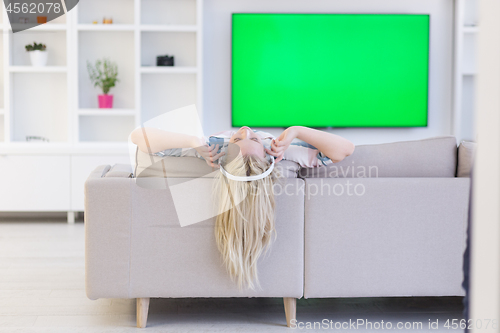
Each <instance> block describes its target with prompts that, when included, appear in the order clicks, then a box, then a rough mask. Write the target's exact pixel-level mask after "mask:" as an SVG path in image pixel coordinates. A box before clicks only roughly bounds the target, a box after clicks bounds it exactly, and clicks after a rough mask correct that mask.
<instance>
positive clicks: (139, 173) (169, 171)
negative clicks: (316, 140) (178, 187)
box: [134, 148, 300, 178]
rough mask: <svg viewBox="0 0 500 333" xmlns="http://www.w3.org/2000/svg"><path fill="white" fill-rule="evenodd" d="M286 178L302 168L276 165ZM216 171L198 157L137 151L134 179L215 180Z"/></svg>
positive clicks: (295, 174) (292, 163)
mask: <svg viewBox="0 0 500 333" xmlns="http://www.w3.org/2000/svg"><path fill="white" fill-rule="evenodd" d="M276 168H277V169H279V170H280V171H281V173H282V175H283V177H285V178H297V175H298V172H299V168H300V166H299V165H298V164H297V163H295V162H292V161H280V162H278V163H276ZM215 170H216V169H213V168H211V167H210V166H208V164H207V163H206V162H205V161H204V160H202V159H200V158H198V157H187V156H185V157H174V156H166V157H159V156H156V155H150V154H148V153H145V152H143V151H142V150H140V149H138V148H137V149H136V154H135V166H134V177H136V178H138V177H160V178H161V177H165V178H199V177H204V178H213V177H214V175H215V173H214V171H215Z"/></svg>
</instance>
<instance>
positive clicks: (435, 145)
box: [299, 136, 457, 178]
mask: <svg viewBox="0 0 500 333" xmlns="http://www.w3.org/2000/svg"><path fill="white" fill-rule="evenodd" d="M456 166H457V141H456V139H455V137H454V136H442V137H433V138H428V139H423V140H415V141H401V142H394V143H383V144H373V145H359V146H356V148H355V150H354V153H353V154H352V155H350V156H348V157H346V158H345V159H344V160H342V161H340V162H338V163H332V164H329V165H327V166H323V167H319V168H302V169H301V170H300V171H299V177H301V178H368V177H370V178H376V177H455V172H456Z"/></svg>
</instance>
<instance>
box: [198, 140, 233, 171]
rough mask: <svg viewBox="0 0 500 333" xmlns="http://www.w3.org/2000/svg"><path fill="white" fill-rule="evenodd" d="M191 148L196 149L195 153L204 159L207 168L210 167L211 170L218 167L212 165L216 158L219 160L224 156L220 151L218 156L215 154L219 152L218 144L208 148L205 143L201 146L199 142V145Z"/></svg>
mask: <svg viewBox="0 0 500 333" xmlns="http://www.w3.org/2000/svg"><path fill="white" fill-rule="evenodd" d="M193 148H194V149H196V151H197V152H198V153H199V154H200V155H201V156H202V157H203V158H204V159H205V161H206V162H207V164H208V165H209V166H211V167H212V168H218V167H219V165H218V164H214V161H216V160H217V159H218V158H220V157H222V156H224V155H225V154H226V153H225V152H223V151H221V152H220V153H219V154H217V151H219V145H218V144H216V145H215V146H214V145H212V146H209V145H208V144H206V143H203V144H201V142H200V144H199V145H197V146H195V147H193Z"/></svg>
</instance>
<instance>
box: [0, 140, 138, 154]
mask: <svg viewBox="0 0 500 333" xmlns="http://www.w3.org/2000/svg"><path fill="white" fill-rule="evenodd" d="M0 151H2V153H3V154H9V155H26V154H30V155H31V154H33V155H47V154H64V155H68V154H69V155H101V154H102V155H110V154H111V155H115V154H116V155H120V154H128V153H129V147H128V142H123V141H120V142H110V141H103V142H88V143H87V142H85V143H76V144H70V143H66V142H44V143H42V142H22V141H14V142H9V143H5V142H0Z"/></svg>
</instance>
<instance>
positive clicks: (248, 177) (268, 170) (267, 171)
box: [220, 156, 274, 182]
mask: <svg viewBox="0 0 500 333" xmlns="http://www.w3.org/2000/svg"><path fill="white" fill-rule="evenodd" d="M271 161H272V163H271V166H270V167H269V169H267V170H266V171H264V172H263V173H261V174H260V175H254V176H245V177H242V176H235V175H232V174H230V173H229V172H227V171H226V170H225V169H224V168H223V167H222V164H221V165H220V171H221V172H222V174H223V175H224V176H226V177H227V178H229V179H232V180H236V181H239V182H246V181H250V180H258V179H262V178H264V177H267V176H269V175H270V174H271V172H272V171H273V169H274V157H273V156H271Z"/></svg>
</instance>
